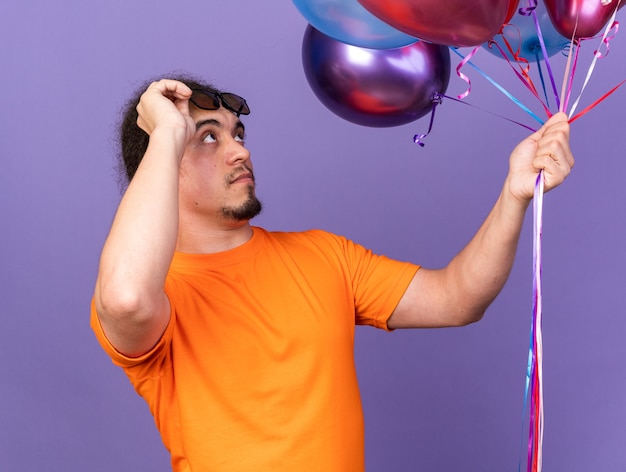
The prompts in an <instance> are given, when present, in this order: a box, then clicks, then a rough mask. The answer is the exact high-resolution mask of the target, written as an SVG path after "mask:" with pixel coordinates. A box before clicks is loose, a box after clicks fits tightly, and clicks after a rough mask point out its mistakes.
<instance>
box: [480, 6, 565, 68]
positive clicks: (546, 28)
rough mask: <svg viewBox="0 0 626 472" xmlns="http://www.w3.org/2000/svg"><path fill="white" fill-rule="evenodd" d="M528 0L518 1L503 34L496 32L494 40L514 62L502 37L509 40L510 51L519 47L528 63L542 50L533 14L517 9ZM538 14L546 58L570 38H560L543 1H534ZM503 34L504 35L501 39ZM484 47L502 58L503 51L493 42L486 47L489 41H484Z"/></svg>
mask: <svg viewBox="0 0 626 472" xmlns="http://www.w3.org/2000/svg"><path fill="white" fill-rule="evenodd" d="M527 7H528V0H521V1H520V3H519V6H518V10H517V11H516V12H515V15H513V18H511V21H509V24H508V25H506V26H505V27H504V29H503V30H502V34H498V35H496V36H495V37H494V38H493V40H494V41H495V42H496V43H498V45H499V46H500V48H502V51H504V52H505V53H506V55H507V58H508V59H509V60H510V61H513V56H512V54H511V53H510V52H509V50H508V48H507V46H506V44H505V42H504V39H506V40H507V41H508V43H509V44H510V46H511V48H512V49H513V51H517V49H518V48H519V49H520V53H519V55H520V56H521V57H523V58H524V59H526V60H527V61H528V62H533V61H535V60H536V58H537V55H538V57H539V59H543V52H542V50H541V43H540V42H539V35H538V34H537V26H536V24H535V19H534V17H533V16H532V15H529V16H525V15H522V14H521V13H520V12H519V9H520V8H527ZM535 13H536V15H537V21H538V22H539V28H540V29H541V35H542V36H543V41H544V43H545V46H546V52H547V53H548V57H551V56H553V55H555V54H556V53H557V52H560V51H564V50H567V49H568V47H569V44H570V41H569V40H568V39H567V38H565V37H563V36H562V35H561V34H560V33H559V32H558V31H557V30H556V29H555V28H554V25H553V24H552V21H551V20H550V15H549V14H548V10H547V9H546V7H545V5H544V4H543V1H538V2H537V7H536V9H535ZM503 37H504V38H503ZM483 47H484V48H485V49H487V50H488V51H489V52H491V53H492V54H495V55H496V56H498V57H500V58H502V52H501V51H500V49H498V48H497V47H496V46H495V45H492V46H491V47H489V44H488V43H485V44H483Z"/></svg>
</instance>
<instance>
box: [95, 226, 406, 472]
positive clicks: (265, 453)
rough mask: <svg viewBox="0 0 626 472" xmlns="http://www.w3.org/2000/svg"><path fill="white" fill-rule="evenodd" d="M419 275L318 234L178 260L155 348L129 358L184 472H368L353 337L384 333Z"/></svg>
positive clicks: (257, 235)
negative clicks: (365, 329)
mask: <svg viewBox="0 0 626 472" xmlns="http://www.w3.org/2000/svg"><path fill="white" fill-rule="evenodd" d="M417 269H418V266H415V265H413V264H409V263H405V262H398V261H393V260H391V259H388V258H386V257H384V256H377V255H374V254H372V253H371V252H370V251H368V250H366V249H365V248H363V247H362V246H359V245H357V244H354V243H352V242H351V241H348V240H346V239H345V238H342V237H339V236H335V235H332V234H329V233H326V232H323V231H306V232H302V233H280V232H267V231H265V230H263V229H260V228H256V227H255V228H254V234H253V236H252V238H251V239H250V241H248V242H247V243H245V244H244V245H242V246H240V247H237V248H235V249H232V250H229V251H226V252H222V253H217V254H200V255H198V254H183V253H176V254H175V255H174V258H173V261H172V264H171V266H170V271H169V274H168V277H167V281H166V284H165V291H166V293H167V296H168V297H169V300H170V302H171V306H172V312H171V318H170V322H169V325H168V327H167V329H166V331H165V333H164V334H163V337H162V338H161V340H160V341H159V343H158V344H157V345H156V346H155V347H154V348H153V349H152V350H151V351H150V352H148V353H147V354H145V355H143V356H141V357H139V358H128V357H125V356H123V355H122V354H120V353H119V352H117V351H116V350H115V349H114V348H113V346H112V345H111V344H110V343H109V342H108V340H107V339H106V337H105V336H104V333H103V331H102V328H101V326H100V323H99V322H98V319H97V315H96V314H95V310H94V308H93V304H92V315H91V324H92V327H93V329H94V331H95V333H96V335H97V338H98V340H99V341H100V343H101V344H102V346H103V347H104V349H105V350H106V352H107V353H108V354H109V355H110V356H111V358H112V359H113V361H114V363H115V364H117V365H119V366H121V367H123V368H124V371H125V372H126V374H127V375H128V377H129V379H130V381H131V383H132V384H133V386H134V387H135V390H136V391H137V393H138V394H139V395H141V396H142V397H143V398H144V399H145V400H146V401H147V403H148V405H149V407H150V410H151V412H152V414H153V415H154V418H155V421H156V425H157V427H158V429H159V431H160V433H161V436H162V438H163V442H164V444H165V446H166V447H167V449H168V450H169V451H170V453H171V455H172V466H173V469H174V470H175V471H180V472H189V471H193V472H203V471H219V472H235V471H237V472H239V471H242V472H243V471H245V472H250V471H272V472H277V471H290V472H292V471H298V472H306V471H309V470H310V471H316V472H317V471H320V470H323V471H325V472H335V471H337V472H339V471H350V472H355V471H359V470H364V451H363V448H364V446H363V443H364V441H363V436H364V432H363V414H362V408H361V400H360V395H359V389H358V385H357V378H356V371H355V366H354V355H353V352H354V326H355V324H368V325H372V326H375V327H378V328H382V329H387V324H386V323H387V319H388V318H389V316H390V315H391V313H392V311H393V310H394V308H395V307H396V305H397V304H398V302H399V301H400V298H401V297H402V295H403V294H404V291H405V290H406V287H407V286H408V284H409V282H410V281H411V279H412V277H413V275H414V274H415V272H416V271H417Z"/></svg>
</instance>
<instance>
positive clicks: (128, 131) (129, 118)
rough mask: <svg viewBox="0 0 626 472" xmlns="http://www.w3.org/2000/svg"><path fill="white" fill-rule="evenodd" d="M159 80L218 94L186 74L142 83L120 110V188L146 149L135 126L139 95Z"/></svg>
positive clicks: (141, 132) (143, 134) (145, 137)
mask: <svg viewBox="0 0 626 472" xmlns="http://www.w3.org/2000/svg"><path fill="white" fill-rule="evenodd" d="M161 79H172V80H178V81H180V82H182V83H184V84H185V85H187V87H189V88H203V89H208V90H211V91H214V92H220V93H221V91H220V90H218V89H216V88H215V87H214V86H213V85H211V84H210V83H208V82H205V81H203V80H202V79H199V78H197V77H193V76H191V75H189V74H187V73H180V72H176V73H171V74H166V75H163V76H160V77H155V78H152V79H150V80H147V81H146V82H144V83H143V84H142V85H141V86H140V87H138V88H137V89H136V90H135V92H134V94H133V96H132V97H131V98H130V99H129V100H128V101H127V102H126V104H125V105H124V106H123V107H122V110H121V120H120V124H119V132H118V149H119V150H118V164H117V167H118V174H119V175H118V178H119V183H120V185H121V186H122V187H124V188H125V187H126V186H127V185H128V183H130V181H131V180H132V178H133V176H134V175H135V172H137V168H138V167H139V163H140V162H141V160H142V159H143V156H144V154H145V153H146V149H148V140H149V136H148V134H147V133H146V132H145V131H144V130H142V129H141V128H140V127H139V126H137V118H138V113H137V105H138V104H139V99H140V98H141V95H142V94H143V93H144V92H145V91H146V89H147V88H148V86H149V85H150V84H151V83H152V82H157V81H159V80H161Z"/></svg>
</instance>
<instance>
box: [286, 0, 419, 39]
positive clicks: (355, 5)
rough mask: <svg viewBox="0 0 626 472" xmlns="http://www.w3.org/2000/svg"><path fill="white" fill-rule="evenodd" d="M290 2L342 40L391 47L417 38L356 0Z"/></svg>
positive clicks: (320, 29) (319, 25)
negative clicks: (381, 18)
mask: <svg viewBox="0 0 626 472" xmlns="http://www.w3.org/2000/svg"><path fill="white" fill-rule="evenodd" d="M293 3H294V5H295V6H296V7H297V8H298V10H299V11H300V13H301V14H302V16H304V18H306V20H307V21H308V22H309V23H310V24H311V25H312V26H313V27H314V28H315V29H317V30H318V31H321V32H322V33H324V34H325V35H326V36H329V37H331V38H333V39H336V40H337V41H341V42H342V43H346V44H351V45H353V46H358V47H363V48H369V49H393V48H397V47H402V46H407V45H409V44H413V43H415V42H416V41H417V40H418V39H417V38H415V37H413V36H409V35H408V34H406V33H403V32H401V31H398V30H397V29H395V28H394V27H392V26H390V25H389V24H387V23H385V22H384V21H382V20H380V19H378V18H377V17H376V16H374V15H373V14H372V13H370V12H369V11H367V10H366V9H365V7H363V6H362V5H361V4H360V3H359V2H358V1H357V0H293Z"/></svg>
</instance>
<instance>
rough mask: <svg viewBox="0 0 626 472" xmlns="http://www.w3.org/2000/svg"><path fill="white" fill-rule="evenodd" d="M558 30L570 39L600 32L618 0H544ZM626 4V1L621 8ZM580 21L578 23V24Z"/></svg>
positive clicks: (587, 36) (621, 4)
mask: <svg viewBox="0 0 626 472" xmlns="http://www.w3.org/2000/svg"><path fill="white" fill-rule="evenodd" d="M544 2H545V4H546V7H547V9H548V13H549V14H550V20H552V24H553V25H554V27H555V28H556V30H557V31H558V32H559V33H560V34H562V35H563V36H565V37H566V38H568V39H571V37H572V36H574V37H575V38H576V39H579V38H589V37H591V36H594V35H596V34H598V33H599V32H600V30H601V29H602V28H603V27H604V25H606V22H607V21H609V18H611V15H612V14H613V12H614V11H615V9H616V8H618V7H617V3H618V2H617V0H544ZM625 4H626V2H625V1H623V0H622V2H621V3H620V5H619V8H621V7H623V6H624V5H625ZM577 22H578V24H576V23H577Z"/></svg>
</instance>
